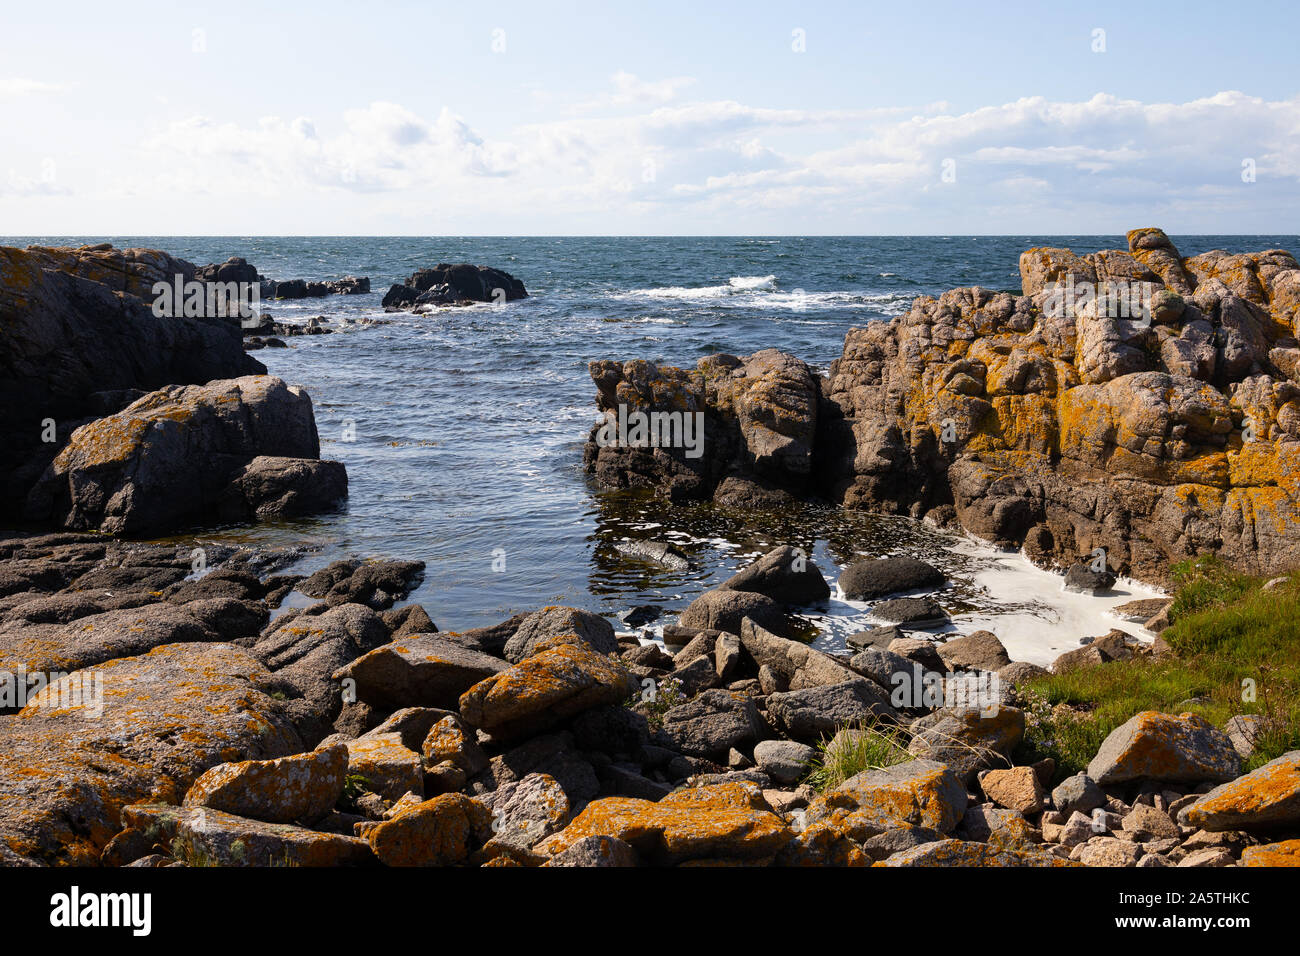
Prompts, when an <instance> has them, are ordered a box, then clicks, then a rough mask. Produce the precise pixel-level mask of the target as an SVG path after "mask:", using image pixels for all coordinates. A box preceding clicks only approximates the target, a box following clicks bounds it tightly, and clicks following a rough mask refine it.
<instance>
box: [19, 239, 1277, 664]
mask: <svg viewBox="0 0 1300 956" xmlns="http://www.w3.org/2000/svg"><path fill="white" fill-rule="evenodd" d="M1171 238H1172V239H1173V241H1174V242H1175V244H1176V245H1177V246H1178V248H1179V250H1180V251H1181V252H1182V253H1183V254H1184V255H1195V254H1197V253H1200V252H1205V251H1207V250H1210V249H1226V250H1228V251H1231V252H1248V251H1257V250H1262V249H1275V248H1283V249H1291V250H1300V237H1297V236H1227V235H1224V236H1173V237H1171ZM0 241H3V242H4V243H5V244H7V245H27V244H44V245H83V244H88V243H95V242H104V241H108V242H112V243H113V244H114V245H116V246H119V247H130V246H143V247H149V248H157V249H163V250H166V251H167V252H169V253H171V254H172V255H174V256H178V257H180V258H183V259H187V260H189V261H191V262H194V263H195V264H198V265H203V264H207V263H210V262H222V261H224V260H226V259H227V258H229V257H231V256H242V257H243V258H245V259H247V260H248V261H249V262H251V263H252V264H254V265H255V266H256V267H257V268H258V270H259V272H261V274H262V275H263V276H264V277H266V278H269V279H290V278H302V279H314V280H321V279H331V278H341V277H343V276H348V275H356V276H368V277H369V278H370V280H371V287H372V290H373V291H372V292H371V293H370V294H368V295H359V296H330V297H328V298H322V299H305V300H299V301H292V302H279V301H272V302H264V303H263V306H264V311H267V312H270V313H271V314H272V316H273V317H274V318H275V319H276V320H277V321H281V322H288V323H299V322H301V323H305V322H307V321H308V320H309V319H312V318H319V320H320V321H321V322H322V323H324V324H325V325H326V326H328V327H330V328H332V329H334V330H335V331H334V333H333V334H329V335H310V336H308V335H303V336H292V337H288V338H286V339H285V341H286V342H287V343H288V344H289V347H288V348H285V349H271V348H268V349H262V350H259V351H257V352H255V353H254V354H255V356H256V357H257V358H258V359H259V360H260V361H262V362H263V363H264V364H265V365H266V366H267V368H268V370H269V371H270V372H271V373H272V374H274V375H277V376H279V377H281V378H283V379H285V380H286V381H288V382H290V383H293V384H298V385H302V386H303V387H304V388H305V389H306V390H307V392H308V393H309V394H310V395H311V397H312V401H313V404H314V407H315V413H316V422H317V427H318V430H319V432H320V439H321V455H322V457H325V458H333V459H337V460H339V461H342V462H343V463H344V464H345V465H346V466H347V470H348V478H349V496H348V499H347V502H346V504H345V505H343V506H342V507H341V508H340V509H339V510H337V511H335V512H332V513H329V514H323V515H319V516H316V517H312V518H308V519H301V520H294V521H285V522H279V523H273V524H262V525H257V526H255V527H251V528H246V527H244V528H233V527H232V528H205V529H198V530H196V532H195V535H194V536H197V540H199V541H214V542H223V543H240V544H254V545H265V546H268V547H281V546H285V547H299V548H303V549H305V550H304V557H303V558H302V560H301V561H300V562H299V563H298V565H297V569H299V570H302V571H304V572H305V571H310V570H313V569H315V568H317V567H320V566H323V565H324V564H327V563H328V562H330V561H333V560H336V559H338V558H340V557H347V556H358V557H400V558H407V559H419V560H422V561H424V562H425V564H426V571H425V576H424V580H423V583H422V584H421V585H420V586H419V588H418V589H417V590H416V591H415V592H414V593H413V594H412V595H411V596H410V600H411V601H416V602H419V603H420V604H422V605H423V606H424V607H425V609H426V610H427V611H428V613H429V615H430V617H432V618H433V620H434V621H435V622H436V624H437V625H438V627H439V628H440V629H442V630H465V629H467V628H472V627H478V626H484V625H488V624H493V623H496V622H498V621H501V620H503V619H505V618H507V617H509V616H510V615H511V614H513V613H516V612H519V611H525V610H530V609H536V608H539V607H543V606H546V605H553V604H561V605H570V606H575V607H582V608H586V609H589V610H592V611H595V612H598V613H601V614H604V615H607V616H608V617H609V618H610V619H611V621H612V622H613V623H614V624H615V626H616V627H617V628H619V629H620V630H633V631H640V632H641V633H642V636H643V637H645V638H646V639H647V640H649V639H655V638H656V637H657V636H658V634H659V633H660V629H661V627H662V625H663V624H664V623H666V622H671V621H672V620H673V616H674V615H675V614H676V613H677V612H679V611H680V610H681V609H683V608H684V607H685V606H686V605H687V604H689V603H690V601H691V600H693V599H694V598H695V597H696V596H698V595H699V594H700V593H701V592H702V591H704V590H706V589H708V588H710V587H714V586H716V585H717V584H718V583H720V582H722V581H723V580H725V579H726V578H727V577H729V576H730V575H731V574H733V573H734V572H735V571H736V570H738V569H739V568H741V567H743V566H744V565H745V564H747V563H748V562H749V561H751V560H753V559H754V558H756V557H757V556H759V555H761V554H762V553H763V552H765V551H766V550H768V549H770V548H772V547H775V546H777V545H780V544H790V545H794V546H796V547H800V548H803V549H804V550H805V551H806V552H807V553H808V554H809V555H810V556H811V558H812V560H813V561H814V562H815V563H816V564H817V565H818V567H819V568H820V570H821V571H822V572H823V573H824V574H825V575H826V577H827V578H828V580H829V581H830V582H831V584H832V589H833V585H834V580H835V578H836V577H837V575H838V572H839V570H840V569H841V568H843V567H844V566H845V565H846V564H848V563H849V562H850V561H852V560H854V559H857V558H861V557H882V556H886V555H891V554H911V555H915V556H917V557H920V558H923V559H924V560H927V561H930V562H931V563H933V564H935V565H937V566H939V567H940V568H942V569H943V570H944V571H945V573H946V574H947V575H948V579H949V580H948V584H947V585H946V586H945V587H944V588H943V589H941V590H940V591H939V592H938V593H937V594H936V595H935V596H936V597H937V599H938V600H939V601H940V603H942V604H943V605H944V607H945V609H946V610H947V611H948V612H949V614H950V615H951V619H952V622H951V624H949V625H946V627H945V628H944V629H946V630H949V631H958V632H961V633H970V632H972V631H974V630H978V629H988V630H992V631H994V633H996V634H998V636H999V637H1000V638H1002V640H1003V642H1004V643H1005V644H1006V645H1007V646H1008V649H1009V651H1010V652H1011V656H1012V657H1013V658H1014V659H1017V660H1028V661H1032V662H1035V663H1039V664H1046V663H1049V662H1050V661H1051V660H1053V659H1054V658H1055V657H1056V656H1057V655H1058V654H1060V653H1062V652H1063V651H1065V650H1069V649H1071V648H1074V647H1077V646H1079V644H1080V642H1081V641H1083V640H1085V639H1087V638H1089V637H1093V636H1098V635H1101V634H1104V633H1106V632H1107V631H1108V630H1109V629H1110V628H1112V627H1120V628H1123V629H1125V630H1129V631H1130V632H1132V633H1135V634H1137V635H1138V636H1146V635H1144V633H1143V632H1142V629H1141V628H1140V627H1139V626H1137V625H1134V624H1129V623H1124V622H1121V621H1119V620H1117V619H1116V618H1115V617H1114V616H1113V615H1112V613H1111V610H1112V608H1113V607H1114V606H1116V605H1118V604H1121V603H1123V602H1125V601H1129V600H1133V599H1136V598H1143V597H1150V596H1154V595H1156V594H1158V593H1159V592H1158V591H1156V590H1155V589H1153V588H1151V587H1149V586H1147V585H1144V584H1142V583H1139V582H1134V581H1121V582H1120V583H1119V585H1117V588H1116V590H1115V592H1114V593H1113V594H1111V595H1107V596H1099V597H1094V596H1091V595H1088V596H1084V595H1079V594H1073V593H1068V592H1065V591H1064V590H1063V589H1062V587H1061V578H1060V576H1059V575H1054V574H1051V573H1048V572H1045V571H1040V570H1038V569H1036V568H1034V567H1033V566H1032V565H1031V564H1030V563H1029V562H1028V561H1027V560H1025V559H1024V558H1023V557H1022V556H1021V555H1019V554H1015V553H1008V552H1002V551H998V550H996V549H994V548H992V547H990V546H989V545H988V544H986V543H984V542H980V541H977V540H974V539H972V538H970V537H968V536H964V535H958V534H952V533H948V532H942V531H938V530H935V529H933V528H930V527H927V526H925V525H923V524H921V523H919V522H916V521H912V520H909V519H906V518H900V517H893V516H881V515H872V514H868V513H863V512H849V511H845V510H842V509H840V508H837V507H834V506H831V505H814V504H810V505H799V506H797V507H794V508H792V509H790V510H788V511H786V512H782V513H777V514H773V513H761V514H759V513H746V512H736V511H729V510H725V509H721V508H718V507H716V506H714V505H713V504H712V503H708V502H702V503H699V504H686V505H682V504H676V505H670V504H668V503H666V502H663V501H660V500H657V499H654V498H649V497H646V496H643V495H637V494H631V493H627V492H609V491H602V490H601V489H599V488H598V487H596V485H595V484H594V482H593V481H592V480H591V479H590V478H589V477H588V476H587V475H585V474H584V473H583V469H582V447H583V442H584V439H585V438H586V436H587V434H588V432H589V431H590V429H591V426H592V425H593V423H594V422H595V420H596V405H595V387H594V385H593V383H592V381H591V378H590V376H589V375H588V372H587V363H588V362H590V361H592V360H595V359H616V360H620V361H626V360H630V359H636V358H641V359H649V360H651V361H655V362H666V363H669V364H672V365H680V366H693V365H694V364H695V362H696V361H697V360H698V359H700V358H701V357H703V356H705V355H709V354H711V353H715V352H730V353H733V354H736V355H744V354H748V353H750V352H754V351H756V350H758V349H762V348H770V347H775V348H779V349H782V350H785V351H787V352H790V353H792V354H794V355H796V356H798V357H800V358H802V359H804V360H805V361H807V362H808V363H810V364H811V365H812V366H813V367H815V368H816V369H817V370H819V371H822V372H824V371H825V370H826V369H827V368H828V366H829V365H830V363H831V361H832V360H833V359H835V358H836V357H837V356H838V355H839V354H840V351H841V349H842V347H843V342H844V336H845V333H846V332H847V331H848V330H849V329H851V328H853V327H855V326H862V325H865V324H867V323H870V322H884V321H888V320H889V319H890V318H892V317H893V316H896V315H899V314H901V313H903V312H906V311H907V310H908V308H909V307H910V304H911V302H912V300H913V299H914V298H915V297H916V296H918V295H938V294H939V293H941V292H943V291H944V290H946V289H950V288H954V287H958V286H971V285H979V286H983V287H986V288H989V289H993V290H1012V291H1016V292H1018V291H1019V289H1020V278H1019V272H1018V269H1017V261H1018V257H1019V254H1020V253H1021V252H1022V251H1023V250H1025V249H1027V248H1030V247H1032V246H1041V245H1048V246H1067V247H1069V248H1071V249H1073V250H1074V251H1075V252H1078V253H1086V252H1092V251H1096V250H1100V249H1124V248H1126V243H1125V240H1124V237H1123V236H1120V235H1114V236H1059V235H1057V236H1048V235H1042V236H925V237H916V236H911V237H902V236H833V237H832V236H827V237H816V236H754V237H741V236H727V237H711V238H710V237H569V236H566V237H540V236H529V237H514V238H509V237H460V238H457V237H432V238H416V237H356V236H347V237H288V236H280V237H268V236H242V237H241V236H225V237H211V236H205V237H185V236H78V237H69V236H30V237H10V238H6V239H4V240H0ZM440 262H473V263H477V264H480V265H490V266H494V267H497V268H499V269H503V270H505V271H506V272H509V273H511V274H512V275H514V276H515V277H517V278H519V279H520V280H522V281H523V282H524V284H525V286H526V287H527V289H528V292H529V297H528V298H527V299H524V300H521V301H518V302H512V303H508V304H504V305H491V304H486V305H479V306H471V307H461V308H448V309H444V310H441V311H438V312H436V313H433V314H428V315H412V314H407V313H385V312H384V311H383V308H382V307H381V305H380V300H381V299H382V297H383V294H384V292H385V291H386V290H387V289H388V287H389V285H390V284H393V283H400V282H402V281H403V280H404V279H405V277H407V276H409V275H410V274H411V273H413V272H414V271H415V270H417V269H419V268H422V267H427V266H433V265H436V264H437V263H440ZM364 318H371V319H374V320H377V322H378V323H381V324H362V323H361V321H360V320H362V319H364ZM194 536H191V537H194ZM637 539H646V540H654V541H665V542H668V543H671V544H673V545H674V546H675V547H677V548H678V549H680V550H681V551H682V552H684V553H685V554H686V555H687V556H688V557H689V567H687V568H669V567H664V566H661V565H657V564H653V563H647V562H645V561H642V560H638V559H635V558H632V557H629V556H628V555H627V554H625V553H624V552H623V551H621V550H620V549H619V547H618V545H619V544H620V543H626V542H628V541H633V540H637ZM304 600H305V599H303V598H301V596H297V595H294V596H291V598H290V603H296V602H300V601H304ZM641 606H649V607H652V608H654V609H656V610H657V611H658V612H659V613H660V616H659V618H658V619H657V620H656V621H654V622H652V623H650V624H648V625H643V626H641V627H639V628H634V627H630V626H628V625H625V624H624V623H622V617H623V615H624V614H626V613H627V612H628V611H629V610H630V609H631V608H633V607H641ZM651 613H653V612H651ZM803 614H804V616H805V618H806V620H807V622H808V626H809V628H810V631H809V633H810V636H811V635H815V639H814V646H817V647H820V648H822V649H826V650H838V649H841V648H843V647H844V638H845V637H846V636H847V635H848V634H851V633H853V632H854V631H858V630H862V629H864V628H866V627H870V626H873V625H874V624H876V623H879V622H878V621H876V620H875V619H873V618H872V616H871V605H870V604H869V603H860V602H847V601H844V600H841V599H840V597H839V596H838V594H837V595H836V596H835V597H833V598H832V599H831V600H830V601H829V602H827V603H826V604H825V605H823V606H820V607H814V608H806V609H803Z"/></svg>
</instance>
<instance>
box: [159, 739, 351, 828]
mask: <svg viewBox="0 0 1300 956" xmlns="http://www.w3.org/2000/svg"><path fill="white" fill-rule="evenodd" d="M347 769H348V751H347V748H346V747H343V746H342V745H337V744H336V745H335V746H332V747H325V748H322V749H320V750H314V751H311V752H310V753H305V754H295V755H294V756H292V757H279V758H277V759H275V760H245V761H242V762H240V763H223V764H218V765H217V766H215V767H213V768H212V769H211V770H208V771H207V772H205V773H204V774H203V776H201V777H199V779H198V780H196V781H194V783H193V784H192V785H191V786H190V789H189V791H188V792H187V793H186V794H185V806H187V807H210V808H211V809H213V810H221V811H223V812H225V813H233V814H234V815H235V816H241V817H251V818H253V819H254V820H265V821H266V822H268V823H294V822H300V823H311V822H313V821H315V820H319V819H320V818H321V817H323V816H325V814H327V813H329V812H330V810H332V809H334V804H336V803H338V800H339V797H341V796H342V795H343V784H344V777H345V776H346V774H347Z"/></svg>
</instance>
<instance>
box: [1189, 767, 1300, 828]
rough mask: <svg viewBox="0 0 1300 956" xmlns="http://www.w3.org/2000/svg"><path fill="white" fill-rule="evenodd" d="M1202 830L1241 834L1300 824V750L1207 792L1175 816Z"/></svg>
mask: <svg viewBox="0 0 1300 956" xmlns="http://www.w3.org/2000/svg"><path fill="white" fill-rule="evenodd" d="M1178 819H1179V822H1180V823H1183V824H1185V825H1187V826H1196V827H1201V828H1202V829H1205V830H1245V829H1251V828H1255V827H1270V826H1279V827H1281V826H1294V825H1295V824H1297V823H1300V750H1292V751H1291V752H1290V753H1286V754H1283V755H1282V756H1280V757H1278V758H1277V759H1276V760H1271V761H1269V762H1268V763H1266V764H1264V766H1262V767H1260V768H1258V769H1256V770H1252V771H1251V772H1250V773H1248V774H1246V775H1245V776H1243V777H1238V778H1237V779H1236V780H1232V781H1230V782H1228V783H1225V784H1223V785H1222V786H1219V787H1216V788H1215V789H1213V790H1211V791H1210V792H1209V793H1207V794H1206V795H1205V796H1203V797H1201V799H1199V800H1197V801H1196V802H1195V803H1193V804H1192V805H1191V806H1188V807H1184V808H1183V809H1182V811H1180V813H1179V817H1178Z"/></svg>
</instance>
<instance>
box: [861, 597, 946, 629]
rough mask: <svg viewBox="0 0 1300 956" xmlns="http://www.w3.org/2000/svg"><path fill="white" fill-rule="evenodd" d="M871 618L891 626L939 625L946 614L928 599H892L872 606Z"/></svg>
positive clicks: (936, 603)
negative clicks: (886, 622)
mask: <svg viewBox="0 0 1300 956" xmlns="http://www.w3.org/2000/svg"><path fill="white" fill-rule="evenodd" d="M870 613H871V616H872V617H875V618H879V619H880V620H882V621H888V622H889V623H891V624H912V625H914V626H916V625H926V624H941V623H943V622H944V621H947V620H948V612H947V611H945V610H944V609H943V608H942V607H940V606H939V603H938V602H937V601H932V600H930V599H929V598H894V599H893V600H892V601H881V602H880V603H879V604H875V605H872V608H871V612H870Z"/></svg>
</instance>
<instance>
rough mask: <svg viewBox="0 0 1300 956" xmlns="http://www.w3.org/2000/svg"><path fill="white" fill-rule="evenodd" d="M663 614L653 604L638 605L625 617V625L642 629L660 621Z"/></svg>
mask: <svg viewBox="0 0 1300 956" xmlns="http://www.w3.org/2000/svg"><path fill="white" fill-rule="evenodd" d="M661 613H662V612H661V611H660V610H659V608H657V607H655V606H654V605H653V604H638V605H637V606H636V607H634V608H632V609H631V610H630V611H628V612H627V613H626V614H624V615H623V623H624V624H626V625H627V626H628V627H640V626H641V625H642V624H649V623H650V622H651V621H656V620H658V619H659V615H660V614H661Z"/></svg>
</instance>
